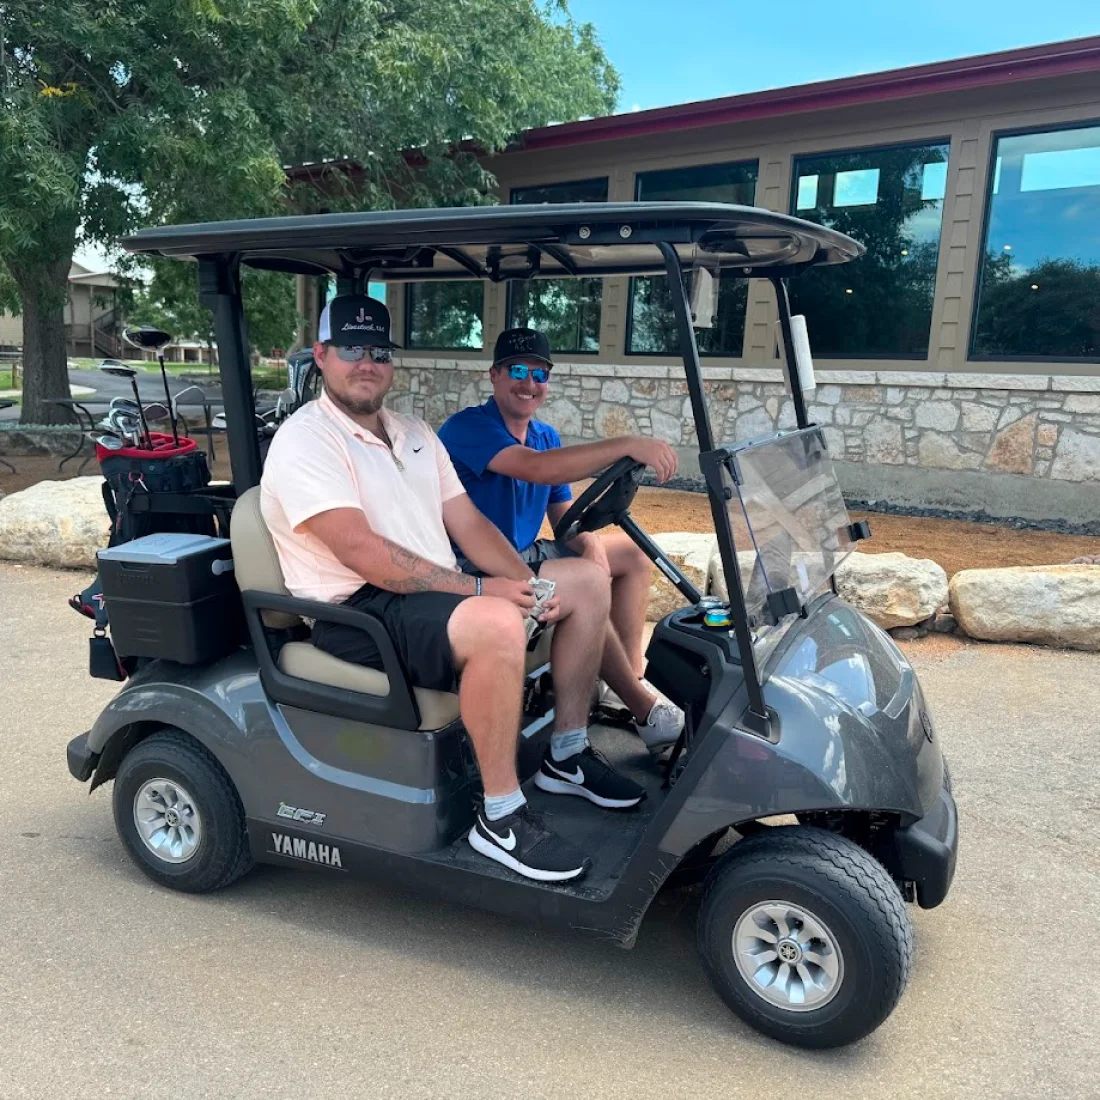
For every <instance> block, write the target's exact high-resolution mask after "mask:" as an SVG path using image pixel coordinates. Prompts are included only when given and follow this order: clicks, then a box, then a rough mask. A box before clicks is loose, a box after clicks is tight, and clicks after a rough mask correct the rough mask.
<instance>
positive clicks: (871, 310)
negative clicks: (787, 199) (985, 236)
mask: <svg viewBox="0 0 1100 1100" xmlns="http://www.w3.org/2000/svg"><path fill="white" fill-rule="evenodd" d="M947 154H948V146H947V145H946V144H944V143H935V144H928V145H906V146H901V147H898V148H892V149H865V150H861V151H859V152H852V153H827V154H824V155H821V156H812V157H798V158H796V159H795V163H794V186H793V187H792V188H791V191H792V193H793V195H794V201H793V203H792V206H793V207H794V211H793V212H794V213H795V214H796V215H797V216H798V217H800V218H805V219H806V220H807V221H813V222H819V223H820V224H821V225H827V226H828V227H829V228H830V229H836V230H839V231H840V232H841V233H847V234H848V235H849V236H850V237H854V238H855V239H856V240H857V241H859V242H860V243H861V244H863V245H865V246H866V247H867V254H866V255H865V256H863V257H862V258H861V259H858V260H855V261H853V262H852V263H850V264H844V265H842V266H840V267H836V268H821V269H819V270H817V271H807V272H806V273H805V274H803V275H800V276H798V277H797V278H795V279H792V280H791V307H792V308H793V309H794V311H795V312H796V313H804V314H805V315H806V327H807V328H808V329H809V333H810V343H811V344H812V345H813V349H814V355H816V356H821V357H823V358H829V357H837V356H855V357H873V358H882V359H897V358H920V359H923V358H924V357H925V356H926V355H927V354H928V336H929V332H930V331H931V327H932V300H933V298H934V296H935V292H936V264H937V262H938V260H939V248H940V227H941V223H942V217H943V197H944V194H945V192H946V190H947Z"/></svg>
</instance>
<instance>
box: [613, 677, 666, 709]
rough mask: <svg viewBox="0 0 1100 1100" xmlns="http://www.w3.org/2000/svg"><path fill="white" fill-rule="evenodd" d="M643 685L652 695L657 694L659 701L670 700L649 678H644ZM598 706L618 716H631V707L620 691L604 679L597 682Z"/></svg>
mask: <svg viewBox="0 0 1100 1100" xmlns="http://www.w3.org/2000/svg"><path fill="white" fill-rule="evenodd" d="M642 687H643V688H645V690H646V691H648V692H649V694H650V695H655V696H657V702H659V703H661V702H664V703H667V702H668V698H667V697H666V696H665V695H662V694H661V692H659V691H658V690H657V689H656V688H655V687H654V686H653V685H652V684H651V683H650V682H649V681H648V680H645V679H643V680H642ZM669 705H671V704H669ZM596 706H597V708H598V709H599V710H602V711H605V712H606V713H608V714H611V715H614V716H616V717H623V718H631V713H630V707H628V706H627V705H626V703H624V702H623V701H622V699H621V698H619V694H618V692H616V691H613V690H612V688H611V685H610V684H606V683H604V681H603V680H600V681H598V682H597V684H596Z"/></svg>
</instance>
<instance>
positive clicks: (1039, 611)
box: [950, 565, 1100, 650]
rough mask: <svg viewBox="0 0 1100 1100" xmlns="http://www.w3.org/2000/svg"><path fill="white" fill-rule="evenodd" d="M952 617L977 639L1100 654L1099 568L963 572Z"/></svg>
mask: <svg viewBox="0 0 1100 1100" xmlns="http://www.w3.org/2000/svg"><path fill="white" fill-rule="evenodd" d="M950 600H951V614H952V615H954V617H955V619H956V620H957V621H958V624H959V627H960V628H961V629H962V630H963V632H964V633H966V634H969V635H970V636H971V637H972V638H982V639H984V640H985V641H989V642H1032V643H1035V644H1037V645H1051V646H1066V647H1068V648H1071V649H1090V650H1100V567H1098V566H1095V565H1031V566H1016V567H1014V568H1010V569H964V570H962V571H961V572H958V573H956V574H955V575H954V576H953V577H952V578H951V587H950Z"/></svg>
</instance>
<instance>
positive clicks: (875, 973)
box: [698, 826, 913, 1049]
mask: <svg viewBox="0 0 1100 1100" xmlns="http://www.w3.org/2000/svg"><path fill="white" fill-rule="evenodd" d="M765 901H779V902H783V903H787V904H790V905H795V906H798V907H800V908H801V909H803V910H804V911H806V912H807V913H809V914H811V915H812V916H813V917H814V918H816V919H817V920H819V921H823V922H824V924H825V926H826V927H827V928H828V930H829V931H830V932H831V933H832V936H833V937H834V938H835V941H836V945H837V947H838V949H839V953H840V956H841V958H842V960H843V969H842V972H841V975H840V977H839V979H838V981H839V986H838V988H837V990H836V992H835V994H834V995H833V997H832V999H831V1000H829V1001H827V1002H826V1003H825V1004H823V1005H822V1007H820V1008H817V1009H809V1010H802V1011H795V1010H792V1009H789V1008H783V1007H781V1006H779V1005H775V1004H772V1003H771V1002H769V1001H768V1000H766V999H765V998H764V996H763V995H761V994H759V993H757V992H756V991H755V990H754V989H753V988H752V986H751V985H750V984H749V983H748V982H747V981H746V979H745V978H744V977H743V976H742V974H741V971H740V970H739V969H738V967H737V962H736V960H735V958H734V946H733V934H734V929H735V927H736V925H737V921H738V920H739V919H740V917H741V916H742V914H744V913H746V912H748V911H749V910H751V909H752V908H753V907H754V906H756V905H759V904H761V903H762V902H765ZM698 940H699V952H700V954H701V955H702V959H703V965H704V967H705V968H706V971H707V973H708V975H709V976H710V979H711V981H712V982H713V983H714V986H715V988H716V989H717V990H718V992H719V994H720V995H721V997H722V999H723V1000H724V1001H725V1002H726V1004H727V1005H729V1007H730V1008H731V1009H732V1010H733V1011H734V1012H735V1013H737V1015H738V1016H740V1017H741V1019H742V1020H744V1021H745V1022H746V1023H748V1024H750V1025H751V1026H752V1027H754V1028H756V1029H757V1030H758V1031H762V1032H763V1033H764V1034H765V1035H769V1036H771V1037H772V1038H773V1039H778V1040H780V1041H781V1042H784V1043H791V1044H793V1045H795V1046H801V1047H811V1048H818V1049H824V1048H827V1047H838V1046H844V1045H845V1044H847V1043H852V1042H855V1041H856V1040H858V1039H862V1038H863V1037H864V1036H865V1035H869V1034H870V1033H871V1032H872V1031H874V1030H875V1028H877V1027H878V1026H879V1024H881V1023H882V1021H883V1020H885V1019H886V1017H887V1016H889V1015H890V1013H891V1012H892V1011H893V1009H894V1006H895V1005H896V1004H897V1003H898V1000H899V999H900V997H901V994H902V992H903V991H904V989H905V985H906V983H907V981H908V979H909V970H910V966H911V965H912V959H913V932H912V927H911V925H910V923H909V916H908V913H907V912H906V910H905V904H904V902H903V901H902V898H901V895H900V893H899V892H898V888H897V886H896V885H895V884H894V882H893V880H892V879H891V878H890V876H889V875H888V874H887V872H886V870H885V868H883V867H882V865H881V864H879V863H878V862H877V861H876V860H875V859H874V858H872V857H871V856H870V855H869V854H868V853H867V852H866V851H865V850H864V849H862V848H860V847H859V846H858V845H856V844H854V843H853V842H852V841H850V840H847V839H846V838H844V837H842V836H838V835H836V834H835V833H830V832H827V831H825V830H823V829H815V828H808V827H803V826H797V827H795V826H791V827H775V828H771V829H765V830H764V831H763V832H762V833H760V834H758V835H756V836H753V837H751V838H750V839H748V840H743V841H740V842H738V843H737V844H735V845H734V846H733V848H732V849H731V850H730V851H729V853H728V854H727V855H726V856H725V857H723V859H722V861H721V862H720V863H719V864H718V865H717V866H716V867H715V868H714V870H713V871H712V872H711V874H710V876H709V878H708V880H707V884H706V887H705V889H704V893H703V901H702V907H701V910H700V913H699V925H698Z"/></svg>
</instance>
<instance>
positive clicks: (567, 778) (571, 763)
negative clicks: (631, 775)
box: [535, 745, 645, 810]
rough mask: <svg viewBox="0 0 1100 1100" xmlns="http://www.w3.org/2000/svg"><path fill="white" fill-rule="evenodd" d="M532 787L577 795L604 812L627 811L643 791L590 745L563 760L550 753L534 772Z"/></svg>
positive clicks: (635, 804) (637, 800)
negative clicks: (605, 810) (533, 785)
mask: <svg viewBox="0 0 1100 1100" xmlns="http://www.w3.org/2000/svg"><path fill="white" fill-rule="evenodd" d="M535 786H536V787H538V788H539V790H543V791H549V792H550V793H551V794H576V795H580V797H581V798H587V799H588V801H589V802H595V803H596V805H597V806H603V807H604V809H607V810H629V809H631V808H632V807H634V806H637V805H638V803H639V802H641V801H642V799H644V798H645V788H644V787H641V786H639V785H638V784H637V783H635V782H634V780H633V779H627V778H626V776H625V775H619V773H618V772H617V771H615V769H614V768H613V767H612V766H611V765H610V764H609V763H608V762H607V761H606V760H605V759H604V758H603V757H602V756H601V755H600V754H599V753H598V752H596V750H595V749H594V748H592V746H591V745H588V746H587V747H586V748H584V749H582V750H581V751H580V752H578V753H576V754H574V755H573V756H570V757H567V758H566V759H565V760H555V759H554V758H553V756H551V755H550V753H549V751H548V752H547V753H546V756H544V757H543V760H542V767H540V768H539V770H538V772H536V773H535Z"/></svg>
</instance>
